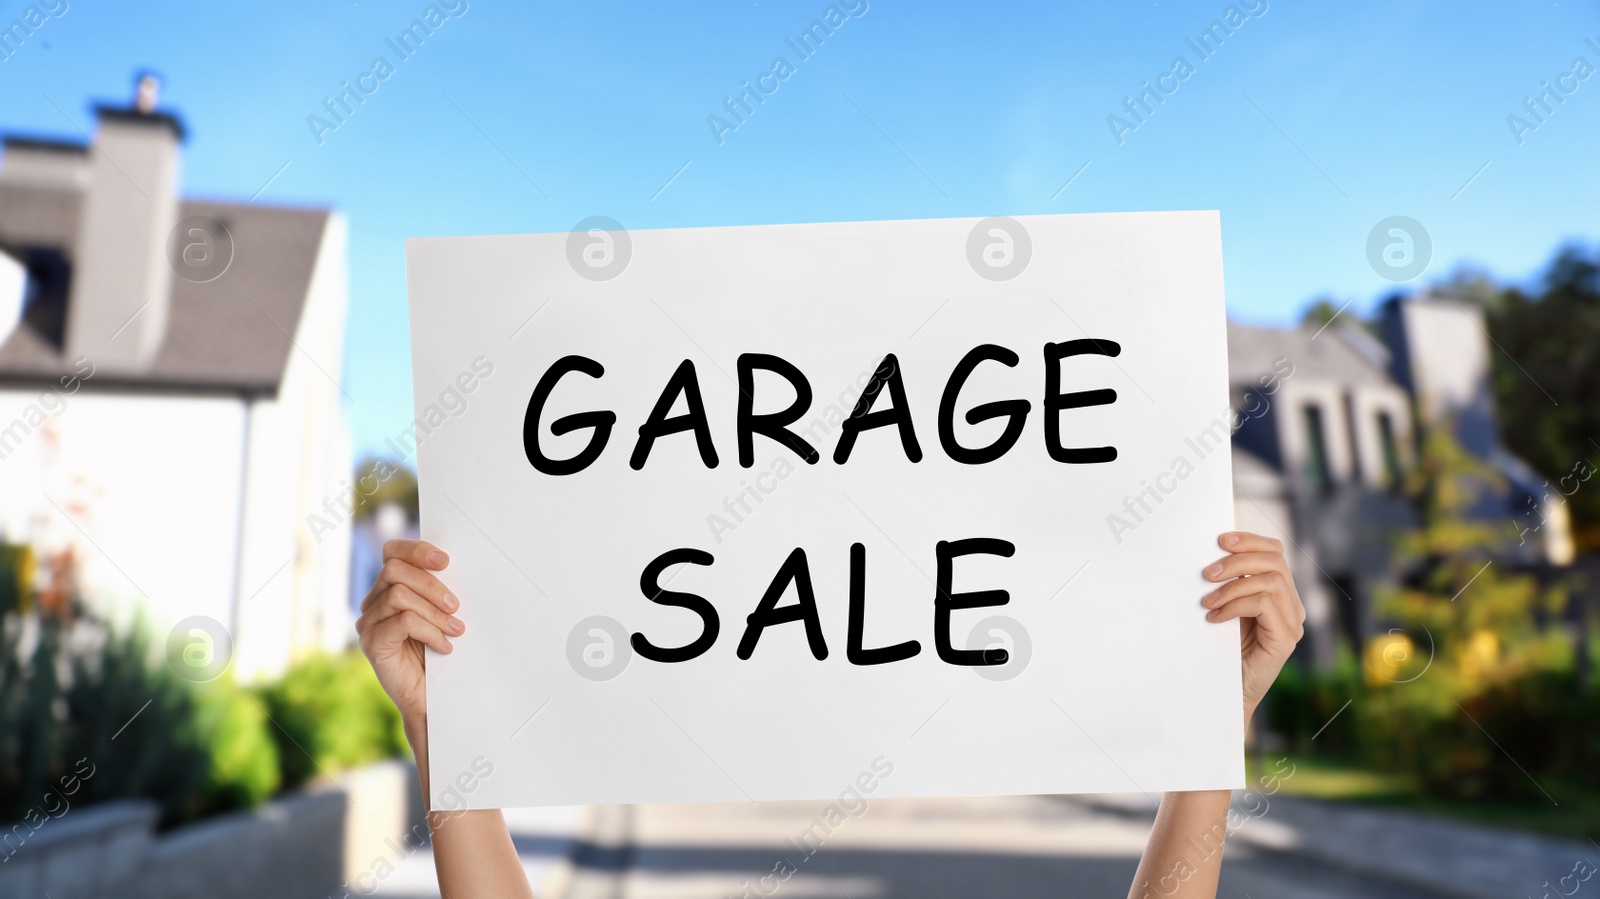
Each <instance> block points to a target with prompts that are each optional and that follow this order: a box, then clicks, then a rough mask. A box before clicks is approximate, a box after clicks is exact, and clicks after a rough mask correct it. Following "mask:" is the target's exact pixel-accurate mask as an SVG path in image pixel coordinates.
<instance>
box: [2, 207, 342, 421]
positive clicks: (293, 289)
mask: <svg viewBox="0 0 1600 899" xmlns="http://www.w3.org/2000/svg"><path fill="white" fill-rule="evenodd" d="M81 202H82V197H81V196H80V195H77V194H74V193H71V192H68V191H59V190H30V189H26V188H21V187H19V186H17V185H15V184H12V185H7V186H6V187H5V188H4V189H0V244H5V245H7V246H9V247H11V248H13V249H14V250H15V249H17V248H30V247H34V248H37V247H39V246H41V245H43V246H47V247H55V248H57V249H59V250H60V251H61V252H62V253H63V254H64V255H65V257H66V259H67V261H68V262H69V263H70V262H71V260H72V258H73V252H72V246H71V245H72V243H73V241H74V240H75V236H76V233H77V223H78V214H79V206H80V204H81ZM194 215H200V216H206V217H208V218H212V219H216V220H217V221H219V222H221V223H222V224H223V225H224V226H225V227H227V229H228V231H229V233H230V234H231V235H232V236H233V245H234V254H233V261H232V263H231V264H230V265H229V267H228V269H227V271H226V272H225V273H224V274H223V275H222V277H220V278H218V279H216V280H215V281H210V282H207V283H203V284H198V283H194V282H191V281H187V280H184V279H183V278H180V277H176V276H174V277H173V279H172V294H171V303H172V305H171V308H170V311H169V313H168V319H167V333H166V338H165V339H164V340H163V342H162V344H161V349H160V351H159V352H158V353H157V355H156V358H155V360H154V362H153V363H152V365H151V366H150V367H149V368H148V369H147V370H144V371H141V372H137V373H111V372H99V373H96V376H95V379H94V384H95V385H96V386H112V385H117V386H123V387H128V386H137V387H142V388H152V389H172V390H184V391H225V392H266V393H274V392H276V390H277V388H278V384H279V382H280V381H281V380H282V378H283V374H284V369H285V367H286V366H287V364H288V359H289V353H290V352H292V350H293V346H292V344H291V342H290V338H289V335H290V334H293V333H295V329H296V328H297V327H298V326H299V323H300V315H301V312H302V310H303V308H304V305H305V300H306V291H307V288H308V287H309V286H310V282H311V275H312V269H313V268H314V266H315V264H316V261H317V251H318V248H319V247H320V245H321V242H322V235H323V230H324V228H325V227H326V226H327V222H328V215H329V212H328V211H327V210H325V209H295V208H288V207H273V206H258V205H254V204H241V203H216V202H206V201H197V200H185V201H183V202H181V203H180V204H179V211H178V217H179V219H183V218H185V217H188V216H194ZM23 255H26V254H23ZM48 330H49V329H48V328H45V329H39V328H35V327H31V326H30V323H29V322H27V321H24V322H23V323H21V324H19V325H18V326H17V328H16V330H15V331H13V332H12V334H11V336H10V338H9V339H7V340H6V341H5V343H4V344H3V345H0V381H38V380H53V379H54V378H56V377H59V376H60V375H62V374H64V373H66V372H67V371H68V370H69V369H68V362H69V360H68V358H67V355H66V353H65V351H64V350H63V349H62V347H61V346H60V342H61V341H60V339H59V335H56V336H55V337H54V338H52V336H51V335H49V334H48V333H47V332H48Z"/></svg>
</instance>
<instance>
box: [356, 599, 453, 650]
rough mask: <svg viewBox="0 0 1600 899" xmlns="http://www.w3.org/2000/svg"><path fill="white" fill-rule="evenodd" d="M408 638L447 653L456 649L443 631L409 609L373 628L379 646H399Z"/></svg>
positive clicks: (373, 638)
mask: <svg viewBox="0 0 1600 899" xmlns="http://www.w3.org/2000/svg"><path fill="white" fill-rule="evenodd" d="M406 640H415V641H417V642H418V643H421V644H423V645H425V646H428V647H429V648H431V649H433V650H435V651H437V652H442V653H445V654H446V655H448V654H449V653H451V652H452V651H454V649H455V647H454V646H452V645H450V641H449V640H447V639H445V635H444V632H443V631H441V630H439V629H438V628H437V627H434V626H433V624H432V623H430V622H429V621H428V620H427V619H426V618H423V617H422V616H421V615H418V614H417V613H416V612H413V611H411V610H409V609H408V610H406V611H404V612H401V613H400V614H398V615H392V616H390V617H388V618H385V619H384V620H382V621H380V622H378V623H377V624H376V625H375V626H373V628H372V642H373V643H375V644H376V645H377V646H378V647H392V646H398V645H399V644H401V643H404V642H405V641H406Z"/></svg>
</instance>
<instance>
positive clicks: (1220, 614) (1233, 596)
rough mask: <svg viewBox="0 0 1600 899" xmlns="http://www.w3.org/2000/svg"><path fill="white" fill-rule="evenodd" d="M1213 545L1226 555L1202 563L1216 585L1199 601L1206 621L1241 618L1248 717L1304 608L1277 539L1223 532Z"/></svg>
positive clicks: (1294, 636) (1285, 654) (1290, 643)
mask: <svg viewBox="0 0 1600 899" xmlns="http://www.w3.org/2000/svg"><path fill="white" fill-rule="evenodd" d="M1217 544H1218V545H1219V546H1221V547H1222V548H1223V549H1225V550H1227V551H1228V555H1226V556H1223V557H1222V558H1221V559H1218V560H1217V561H1216V562H1215V563H1213V564H1212V565H1210V566H1209V567H1207V568H1206V570H1205V572H1204V574H1205V578H1206V580H1208V581H1211V582H1213V583H1219V584H1221V586H1219V587H1218V588H1217V589H1215V590H1213V591H1211V592H1210V593H1208V594H1206V595H1205V597H1204V598H1203V599H1201V601H1200V604H1201V605H1203V606H1205V607H1206V608H1207V609H1210V610H1211V611H1210V612H1208V613H1206V620H1208V621H1228V620H1229V619H1232V618H1238V619H1241V620H1242V624H1241V626H1240V629H1239V656H1240V658H1239V662H1240V665H1241V667H1242V670H1243V674H1244V715H1245V720H1246V721H1248V720H1249V718H1250V715H1251V713H1253V712H1254V711H1255V709H1256V706H1257V705H1259V704H1260V703H1261V700H1262V698H1264V697H1265V696H1266V695H1267V690H1268V689H1269V688H1271V687H1272V682H1273V681H1274V680H1276V679H1277V677H1278V672H1279V671H1280V670H1282V669H1283V663H1284V662H1286V661H1288V659H1289V654H1290V653H1292V652H1294V647H1295V644H1297V643H1299V642H1300V637H1301V635H1302V634H1304V633H1305V628H1304V627H1303V626H1302V625H1303V624H1304V623H1305V620H1306V610H1305V607H1304V606H1302V605H1301V604H1300V594H1299V593H1297V592H1295V589H1294V578H1293V577H1292V576H1291V575H1290V574H1289V562H1288V560H1287V559H1285V558H1284V557H1283V544H1282V543H1280V542H1279V541H1277V540H1274V539H1273V538H1271V537H1263V536H1261V535H1260V534H1250V533H1246V532H1244V531H1229V532H1227V533H1225V534H1223V535H1222V536H1221V537H1218V538H1217ZM1223 582H1226V583H1223Z"/></svg>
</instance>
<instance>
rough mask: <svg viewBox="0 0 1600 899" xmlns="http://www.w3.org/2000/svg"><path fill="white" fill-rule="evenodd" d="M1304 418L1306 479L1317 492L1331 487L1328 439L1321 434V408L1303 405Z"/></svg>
mask: <svg viewBox="0 0 1600 899" xmlns="http://www.w3.org/2000/svg"><path fill="white" fill-rule="evenodd" d="M1305 420H1306V480H1307V481H1308V482H1310V484H1311V486H1312V488H1313V489H1315V490H1316V491H1317V492H1318V493H1328V492H1329V491H1331V490H1332V489H1333V476H1332V473H1331V472H1330V471H1329V470H1328V441H1327V438H1326V436H1325V435H1324V434H1323V428H1322V409H1321V408H1320V407H1317V406H1309V405H1308V406H1306V407H1305Z"/></svg>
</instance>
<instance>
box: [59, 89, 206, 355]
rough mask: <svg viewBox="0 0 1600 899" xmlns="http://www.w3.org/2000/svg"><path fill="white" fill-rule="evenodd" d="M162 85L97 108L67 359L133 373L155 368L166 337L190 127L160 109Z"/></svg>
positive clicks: (72, 296) (71, 308)
mask: <svg viewBox="0 0 1600 899" xmlns="http://www.w3.org/2000/svg"><path fill="white" fill-rule="evenodd" d="M159 90H160V82H159V81H158V80H157V78H156V77H155V76H154V75H150V74H146V75H143V76H141V77H140V78H139V81H138V87H137V93H136V95H135V98H134V103H133V105H132V106H129V107H117V106H101V107H99V108H98V109H97V110H96V113H97V115H98V119H99V128H98V133H97V134H96V135H95V139H94V141H93V144H92V146H91V148H90V150H89V167H90V178H89V187H88V192H87V194H86V196H85V197H84V204H83V213H82V218H81V219H80V223H79V230H78V242H77V254H76V259H75V262H74V268H73V274H72V292H71V299H70V300H69V302H68V306H67V315H68V320H67V331H66V343H67V355H68V356H69V357H76V356H79V355H83V356H87V357H88V358H89V359H90V360H92V361H93V362H94V364H95V365H96V366H100V367H102V368H105V369H108V370H113V371H124V372H138V371H140V370H142V369H145V368H148V367H149V365H150V364H151V362H152V361H153V360H154V359H155V356H156V353H157V351H159V350H160V348H161V341H162V339H163V338H164V337H165V336H166V331H167V312H168V306H169V304H170V302H171V290H172V268H171V266H170V265H169V264H168V262H167V258H166V242H167V233H168V232H169V231H171V230H172V228H173V226H174V225H175V224H176V223H177V215H178V193H177V186H178V145H179V143H180V142H181V141H182V140H183V126H182V124H181V123H179V121H178V119H177V118H176V117H174V116H172V115H170V114H167V113H163V112H160V111H158V109H157V105H156V103H157V92H158V91H159Z"/></svg>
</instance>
